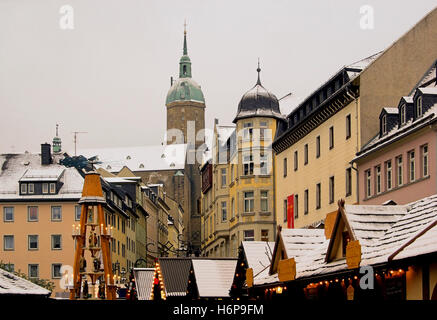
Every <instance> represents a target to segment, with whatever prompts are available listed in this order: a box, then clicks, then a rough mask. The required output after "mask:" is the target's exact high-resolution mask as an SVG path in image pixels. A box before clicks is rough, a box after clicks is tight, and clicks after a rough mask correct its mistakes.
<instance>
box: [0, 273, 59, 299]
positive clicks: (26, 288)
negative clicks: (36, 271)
mask: <svg viewBox="0 0 437 320" xmlns="http://www.w3.org/2000/svg"><path fill="white" fill-rule="evenodd" d="M50 294H51V292H50V291H49V290H47V289H45V288H43V287H40V286H38V285H36V284H35V283H33V282H31V281H29V280H26V279H23V278H20V277H17V276H16V275H14V274H13V273H11V272H8V271H6V270H3V269H0V296H2V295H32V296H47V297H48V296H50Z"/></svg>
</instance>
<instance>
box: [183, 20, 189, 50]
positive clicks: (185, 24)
mask: <svg viewBox="0 0 437 320" xmlns="http://www.w3.org/2000/svg"><path fill="white" fill-rule="evenodd" d="M183 54H184V56H186V55H187V54H188V50H187V19H185V20H184V53H183Z"/></svg>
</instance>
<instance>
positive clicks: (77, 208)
mask: <svg viewBox="0 0 437 320" xmlns="http://www.w3.org/2000/svg"><path fill="white" fill-rule="evenodd" d="M81 210H82V206H74V220H76V221H80V214H81Z"/></svg>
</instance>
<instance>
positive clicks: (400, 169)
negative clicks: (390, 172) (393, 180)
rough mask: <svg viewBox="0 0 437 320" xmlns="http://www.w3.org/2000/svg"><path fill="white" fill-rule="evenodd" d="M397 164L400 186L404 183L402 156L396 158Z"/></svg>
mask: <svg viewBox="0 0 437 320" xmlns="http://www.w3.org/2000/svg"><path fill="white" fill-rule="evenodd" d="M396 166H397V170H396V171H397V178H398V187H400V186H401V185H403V184H404V170H403V163H402V156H399V157H397V158H396Z"/></svg>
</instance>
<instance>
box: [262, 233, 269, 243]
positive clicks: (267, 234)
mask: <svg viewBox="0 0 437 320" xmlns="http://www.w3.org/2000/svg"><path fill="white" fill-rule="evenodd" d="M261 241H266V242H267V241H269V230H261Z"/></svg>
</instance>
